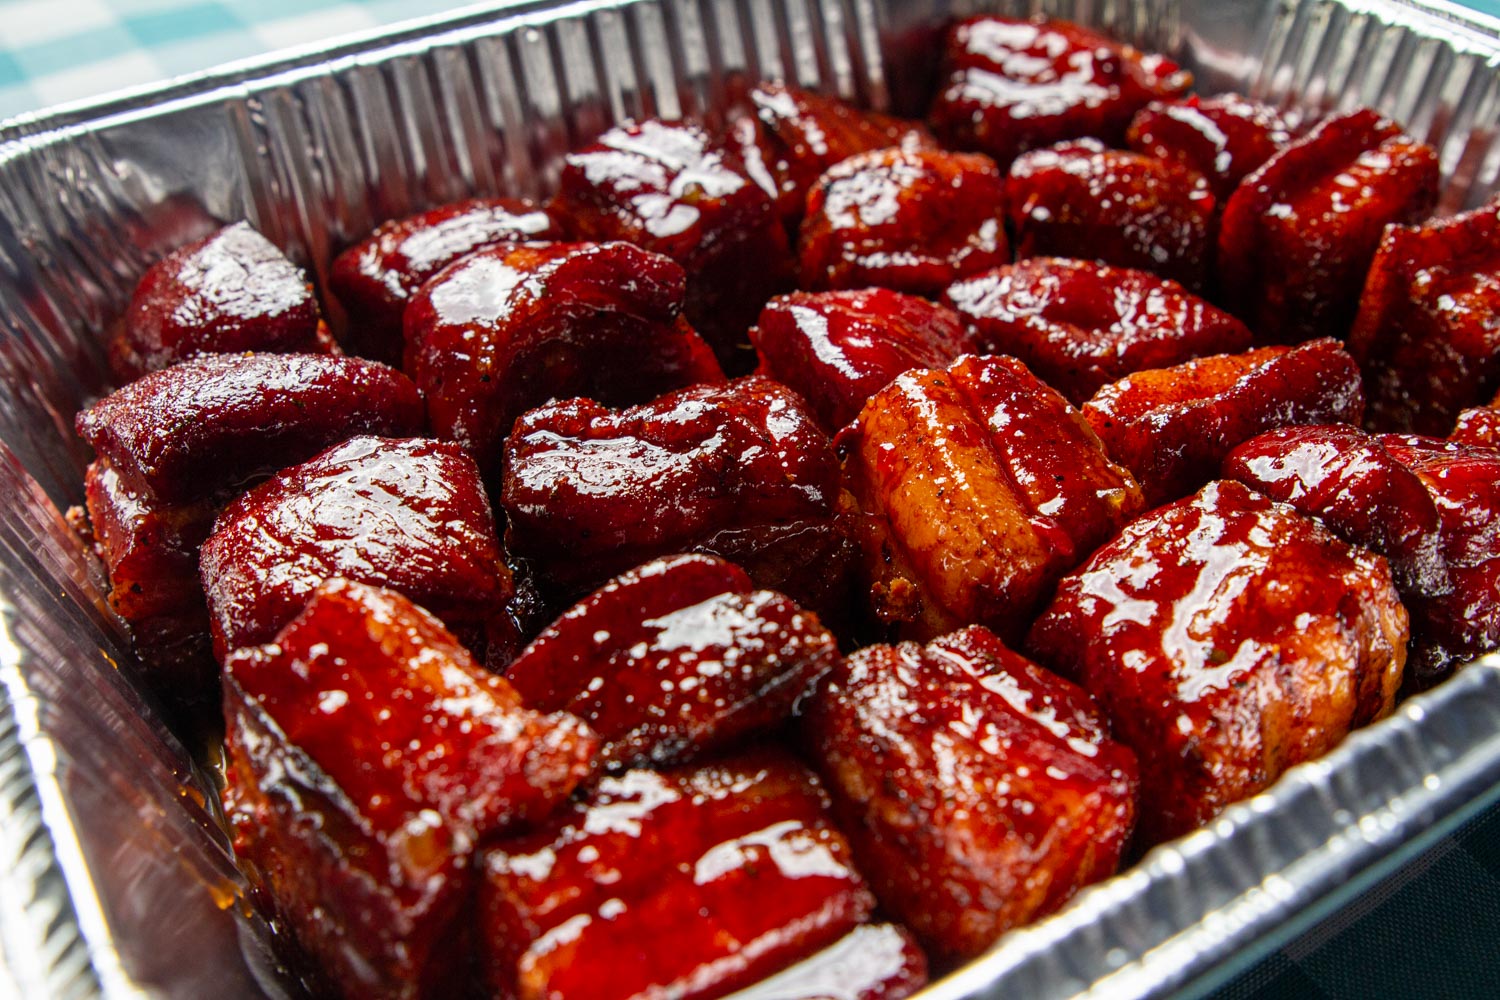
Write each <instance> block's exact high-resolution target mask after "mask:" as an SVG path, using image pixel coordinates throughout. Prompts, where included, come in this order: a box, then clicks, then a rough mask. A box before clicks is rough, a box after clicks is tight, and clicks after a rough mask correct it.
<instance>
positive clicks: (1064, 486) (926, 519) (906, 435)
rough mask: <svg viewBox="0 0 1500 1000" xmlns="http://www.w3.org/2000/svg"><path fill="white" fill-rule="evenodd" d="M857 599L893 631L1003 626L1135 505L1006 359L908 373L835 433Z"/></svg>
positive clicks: (1100, 457) (1012, 627) (1061, 414)
mask: <svg viewBox="0 0 1500 1000" xmlns="http://www.w3.org/2000/svg"><path fill="white" fill-rule="evenodd" d="M838 444H839V448H840V451H841V453H842V454H843V455H844V456H845V458H844V474H845V482H846V485H847V488H848V490H849V492H850V493H851V494H852V496H853V497H854V499H855V501H856V502H857V504H858V508H859V510H860V511H861V512H862V513H863V516H862V517H861V518H860V521H859V523H860V525H861V528H860V530H859V535H860V540H861V543H862V547H863V551H864V560H863V562H864V565H865V574H866V582H867V584H868V594H867V601H868V604H869V607H870V610H871V611H872V612H873V613H874V616H875V617H876V619H877V620H878V621H879V622H880V623H882V624H884V625H885V626H887V627H888V628H889V629H891V630H893V631H894V632H895V633H896V634H898V635H901V636H909V637H912V638H918V639H928V638H933V637H935V636H938V635H941V634H943V633H945V632H950V631H952V630H954V629H956V628H958V627H960V626H963V625H971V624H979V625H986V626H988V627H990V628H993V629H994V630H996V631H997V632H1000V633H1001V634H1002V635H1011V636H1014V635H1017V634H1018V633H1019V632H1020V631H1022V630H1024V628H1025V626H1026V624H1027V623H1028V622H1029V621H1030V615H1031V613H1032V612H1033V611H1034V610H1035V608H1036V607H1037V606H1038V604H1039V603H1040V602H1042V601H1045V600H1046V599H1047V597H1048V596H1049V595H1050V593H1051V589H1052V586H1053V584H1055V583H1056V582H1057V580H1058V578H1059V577H1061V576H1062V574H1063V573H1065V572H1067V571H1068V570H1069V569H1071V568H1072V567H1073V566H1075V565H1076V564H1077V563H1078V562H1079V561H1080V560H1081V559H1083V558H1084V556H1086V555H1087V554H1088V553H1089V552H1090V551H1092V550H1093V548H1094V547H1095V546H1097V545H1099V544H1100V543H1101V542H1103V541H1105V540H1106V539H1107V538H1109V537H1110V536H1111V535H1112V534H1114V532H1115V531H1117V530H1118V529H1119V528H1120V527H1121V526H1122V525H1123V524H1124V523H1125V522H1126V521H1127V520H1129V519H1130V518H1131V517H1132V516H1134V515H1135V514H1136V513H1137V512H1138V511H1139V510H1140V509H1141V505H1142V500H1141V492H1140V488H1139V487H1138V486H1137V485H1136V482H1135V480H1134V479H1133V478H1132V477H1131V475H1130V473H1129V472H1128V471H1126V470H1125V469H1123V468H1121V467H1120V466H1118V465H1115V464H1114V463H1113V462H1111V461H1110V460H1109V458H1108V457H1107V456H1106V455H1105V453H1104V450H1103V448H1102V447H1101V446H1100V444H1099V439H1098V438H1097V437H1096V436H1095V435H1094V432H1093V431H1091V430H1090V429H1089V426H1088V424H1087V423H1085V422H1084V420H1083V417H1082V416H1081V415H1080V414H1079V412H1078V411H1077V410H1075V409H1073V408H1072V407H1071V406H1069V405H1068V403H1067V401H1066V400H1064V399H1063V398H1062V396H1060V395H1058V393H1057V392H1056V391H1055V390H1053V389H1050V388H1048V387H1047V386H1046V385H1045V384H1044V383H1043V382H1042V381H1041V380H1040V379H1038V378H1037V377H1036V376H1034V375H1032V374H1031V372H1029V371H1027V369H1026V367H1025V366H1024V365H1022V364H1021V363H1020V362H1019V361H1016V360H1015V359H1014V358H1005V357H989V358H979V357H975V356H973V355H966V356H964V357H962V358H959V359H958V360H957V361H955V362H954V363H953V364H951V365H949V366H948V367H947V368H943V369H935V370H931V371H928V370H916V371H910V372H907V373H906V374H904V375H902V376H900V377H899V378H897V379H896V380H895V381H894V382H892V383H891V384H890V385H888V386H887V387H886V388H884V389H882V390H881V391H880V392H878V393H876V394H875V395H874V396H873V397H872V398H871V399H870V401H869V403H867V404H866V405H865V408H864V410H863V411H862V412H861V413H860V415H859V419H858V420H856V421H855V422H854V423H852V424H850V425H849V426H848V427H846V428H845V429H844V430H843V431H841V432H840V434H839V439H838Z"/></svg>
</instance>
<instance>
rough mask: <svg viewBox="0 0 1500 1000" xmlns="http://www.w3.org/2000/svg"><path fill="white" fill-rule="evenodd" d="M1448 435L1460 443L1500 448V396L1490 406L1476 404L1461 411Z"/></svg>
mask: <svg viewBox="0 0 1500 1000" xmlns="http://www.w3.org/2000/svg"><path fill="white" fill-rule="evenodd" d="M1448 437H1449V439H1450V440H1452V441H1457V442H1458V443H1459V444H1472V445H1477V446H1479V447H1482V448H1496V449H1500V397H1497V398H1496V400H1495V401H1494V402H1492V403H1490V405H1489V406H1475V407H1472V408H1470V409H1467V410H1464V411H1463V412H1462V413H1460V414H1459V415H1458V423H1457V424H1455V425H1454V427H1453V433H1452V434H1450V435H1448Z"/></svg>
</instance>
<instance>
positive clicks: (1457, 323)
mask: <svg viewBox="0 0 1500 1000" xmlns="http://www.w3.org/2000/svg"><path fill="white" fill-rule="evenodd" d="M1497 313H1500V200H1495V201H1491V202H1490V203H1489V204H1488V205H1485V206H1484V207H1483V208H1479V209H1476V210H1474V211H1472V212H1468V213H1465V214H1463V215H1459V216H1455V217H1454V218H1451V219H1440V220H1434V221H1432V222H1428V223H1426V224H1425V225H1420V226H1391V227H1389V228H1388V229H1386V231H1385V235H1384V236H1383V237H1382V238H1381V240H1380V249H1379V250H1377V251H1376V253H1375V260H1374V263H1372V264H1371V265H1370V274H1369V277H1368V279H1367V280H1366V282H1365V291H1364V296H1363V297H1362V298H1361V299H1360V303H1359V315H1358V317H1357V318H1356V319H1355V322H1354V329H1353V331H1351V332H1350V334H1349V353H1350V354H1352V355H1353V356H1354V360H1355V361H1358V362H1359V365H1360V368H1362V369H1363V370H1364V373H1365V392H1366V393H1367V394H1368V396H1369V408H1368V409H1367V410H1366V412H1365V420H1366V423H1367V424H1368V425H1369V426H1370V427H1372V428H1374V429H1376V430H1382V431H1415V432H1417V433H1419V434H1433V435H1439V436H1441V435H1444V434H1447V433H1449V432H1450V431H1452V430H1453V424H1454V420H1455V419H1456V418H1457V417H1458V414H1459V411H1461V410H1463V409H1464V408H1465V407H1469V406H1477V405H1478V404H1480V403H1483V402H1485V401H1486V400H1487V399H1489V398H1490V396H1491V395H1493V394H1494V392H1495V390H1496V389H1497V388H1500V324H1497V323H1496V321H1495V316H1496V314H1497Z"/></svg>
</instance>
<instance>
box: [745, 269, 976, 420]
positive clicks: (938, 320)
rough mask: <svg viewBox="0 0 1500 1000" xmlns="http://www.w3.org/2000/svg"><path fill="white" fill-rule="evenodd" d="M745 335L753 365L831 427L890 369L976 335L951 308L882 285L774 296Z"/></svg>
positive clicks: (955, 350)
mask: <svg viewBox="0 0 1500 1000" xmlns="http://www.w3.org/2000/svg"><path fill="white" fill-rule="evenodd" d="M750 340H751V342H752V343H753V344H755V351H756V353H757V354H758V355H759V356H760V367H759V368H758V369H757V373H758V374H761V375H768V376H770V377H771V378H774V379H776V380H777V381H779V382H781V383H782V384H783V385H786V386H788V387H789V388H791V389H792V390H794V391H795V392H796V393H797V394H798V395H800V396H801V397H802V398H803V400H805V401H806V402H807V405H808V406H809V407H810V408H811V409H812V411H813V412H814V413H815V414H816V415H817V418H818V423H819V425H820V426H822V428H823V429H824V430H826V431H828V432H829V433H830V434H832V433H834V432H835V431H837V430H838V429H839V428H840V427H843V426H844V425H845V424H847V423H848V422H849V421H851V420H853V419H854V418H855V417H857V416H859V411H860V408H861V407H863V406H864V405H865V402H866V401H867V400H868V399H869V398H870V397H871V396H873V395H874V394H875V393H876V392H878V391H879V390H881V389H883V388H885V387H886V386H887V385H889V384H890V381H891V380H892V379H894V378H895V377H896V376H897V375H900V374H901V373H902V372H904V371H907V370H908V369H911V368H941V367H943V366H944V365H947V364H948V363H949V362H951V361H953V360H955V359H956V358H957V357H958V356H959V355H960V354H971V353H974V351H975V343H976V342H975V338H974V336H973V334H971V333H970V332H969V331H968V330H966V329H965V328H964V325H963V322H962V321H961V320H960V319H959V317H958V316H957V315H955V314H954V312H953V310H951V309H948V308H947V307H945V306H940V305H936V304H935V303H932V302H929V301H927V300H926V299H922V298H918V297H917V296H915V295H903V294H901V293H900V292H892V291H889V290H887V289H884V288H867V289H862V290H859V291H842V292H793V293H791V294H790V295H781V296H778V297H776V298H774V299H772V300H771V301H770V302H768V303H767V304H766V307H765V309H763V310H762V311H761V314H760V320H759V322H757V323H756V325H755V326H754V327H753V328H752V329H751V330H750Z"/></svg>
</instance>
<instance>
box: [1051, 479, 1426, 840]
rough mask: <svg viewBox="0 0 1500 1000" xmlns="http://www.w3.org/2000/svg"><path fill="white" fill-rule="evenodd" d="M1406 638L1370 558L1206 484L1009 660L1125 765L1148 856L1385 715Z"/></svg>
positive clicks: (1138, 535)
mask: <svg viewBox="0 0 1500 1000" xmlns="http://www.w3.org/2000/svg"><path fill="white" fill-rule="evenodd" d="M1406 639H1407V615H1406V610H1405V609H1404V608H1403V607H1402V606H1401V604H1400V602H1399V601H1398V600H1397V597H1396V591H1395V587H1394V586H1393V585H1392V583H1391V576H1390V571H1389V570H1388V569H1387V567H1386V563H1385V560H1384V559H1381V558H1380V557H1378V556H1375V555H1372V554H1370V553H1368V552H1365V551H1364V550H1362V549H1357V548H1353V547H1351V546H1349V545H1347V544H1345V543H1344V542H1342V541H1340V540H1338V539H1337V538H1335V537H1334V536H1333V535H1332V534H1330V533H1329V532H1328V531H1327V530H1325V529H1324V528H1322V527H1321V526H1320V525H1318V524H1317V523H1316V522H1314V521H1312V520H1310V519H1309V518H1305V517H1303V516H1302V515H1301V514H1298V513H1297V512H1296V511H1294V510H1292V509H1291V508H1290V507H1286V506H1283V505H1280V504H1276V503H1274V502H1273V501H1271V500H1270V499H1268V498H1266V497H1263V496H1261V495H1260V494H1258V493H1255V492H1252V491H1251V490H1250V489H1248V488H1247V487H1245V486H1243V485H1242V484H1240V483H1236V482H1232V481H1219V482H1214V483H1210V484H1209V485H1208V486H1206V487H1204V488H1203V489H1202V490H1200V491H1199V492H1198V493H1197V494H1195V495H1193V496H1192V497H1189V498H1187V499H1184V500H1181V501H1178V502H1177V503H1174V504H1171V505H1169V506H1166V507H1160V508H1157V509H1156V510H1153V511H1151V512H1150V513H1148V514H1145V515H1143V516H1142V517H1141V518H1139V519H1138V520H1136V521H1134V522H1132V523H1131V524H1129V525H1127V526H1126V528H1125V530H1124V531H1123V532H1122V533H1121V534H1120V535H1119V536H1118V537H1117V538H1115V539H1114V540H1113V541H1110V542H1109V543H1107V544H1106V545H1104V546H1103V547H1102V548H1100V549H1099V550H1098V551H1097V552H1095V553H1094V555H1093V556H1092V557H1091V558H1090V559H1089V560H1088V561H1087V562H1086V563H1084V564H1083V565H1082V566H1080V567H1079V568H1078V569H1077V570H1076V571H1075V572H1073V573H1071V574H1069V575H1068V576H1066V577H1064V578H1063V581H1062V583H1061V584H1059V585H1058V588H1057V596H1056V598H1055V599H1054V601H1053V602H1052V605H1051V607H1049V608H1048V609H1047V611H1046V612H1045V613H1044V614H1043V615H1042V616H1041V618H1039V619H1038V620H1037V622H1036V624H1035V625H1034V626H1033V628H1032V630H1031V634H1030V636H1029V637H1028V639H1027V642H1026V648H1027V650H1028V651H1029V652H1030V653H1031V654H1032V655H1033V656H1035V657H1036V658H1037V659H1038V660H1039V661H1041V662H1042V663H1044V664H1048V665H1050V666H1052V667H1053V668H1054V669H1056V670H1058V671H1059V672H1060V673H1063V674H1064V675H1066V676H1069V677H1072V678H1075V679H1077V680H1078V681H1079V682H1080V683H1081V684H1082V685H1083V686H1084V687H1085V688H1087V689H1088V691H1089V692H1090V693H1091V694H1093V695H1094V697H1095V698H1096V699H1098V701H1099V703H1100V704H1101V705H1102V706H1103V708H1104V711H1105V713H1106V714H1107V715H1108V717H1109V722H1110V726H1111V729H1112V730H1113V732H1114V735H1115V738H1116V739H1118V740H1120V741H1121V742H1123V743H1125V744H1127V745H1128V746H1130V747H1131V749H1133V750H1134V751H1135V752H1136V754H1137V755H1138V756H1139V758H1140V764H1141V807H1140V840H1141V842H1142V844H1143V845H1150V844H1154V843H1157V842H1159V841H1162V840H1165V839H1168V838H1170V837H1175V836H1177V835H1179V834H1183V833H1186V832H1187V831H1189V830H1193V829H1196V828H1197V827H1199V826H1201V825H1202V824H1204V823H1206V822H1207V821H1208V820H1210V819H1212V818H1213V817H1214V816H1215V815H1216V814H1217V813H1218V812H1219V811H1220V810H1222V809H1223V808H1224V807H1225V806H1227V805H1229V804H1230V803H1232V802H1236V801H1239V800H1240V799H1243V798H1246V797H1248V796H1250V795H1254V794H1255V793H1257V792H1259V791H1261V790H1263V789H1265V788H1266V787H1267V786H1268V785H1270V784H1271V783H1272V782H1273V781H1275V780H1276V778H1277V777H1278V776H1280V775H1281V774H1282V772H1284V771H1285V770H1286V769H1287V768H1289V767H1291V766H1292V765H1294V764H1298V763H1301V762H1302V761H1305V760H1311V759H1313V758H1315V757H1318V756H1321V755H1322V754H1324V753H1326V752H1327V751H1328V750H1330V749H1332V748H1333V747H1334V746H1335V745H1336V744H1337V743H1338V742H1339V741H1340V740H1342V739H1343V738H1344V736H1345V735H1347V734H1348V732H1349V731H1350V730H1351V729H1353V728H1356V727H1358V726H1361V725H1364V724H1365V723H1367V722H1370V721H1373V720H1374V719H1378V718H1380V717H1382V716H1384V715H1386V714H1387V713H1389V712H1390V710H1391V707H1392V705H1393V704H1394V703H1395V697H1396V691H1397V689H1398V687H1399V686H1400V684H1401V676H1402V666H1403V664H1404V662H1405V659H1406Z"/></svg>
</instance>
